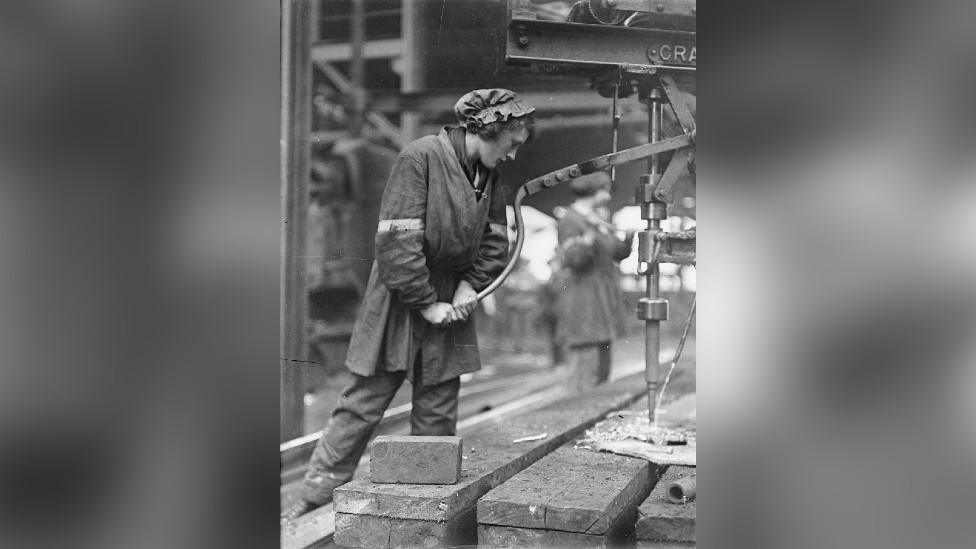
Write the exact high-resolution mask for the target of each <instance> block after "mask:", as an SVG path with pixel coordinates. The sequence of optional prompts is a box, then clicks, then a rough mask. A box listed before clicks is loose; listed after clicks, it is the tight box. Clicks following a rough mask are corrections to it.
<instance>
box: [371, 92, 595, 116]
mask: <svg viewBox="0 0 976 549" xmlns="http://www.w3.org/2000/svg"><path fill="white" fill-rule="evenodd" d="M468 91H470V90H468V89H460V88H458V89H451V90H444V89H439V90H433V91H422V92H407V93H396V92H393V91H390V90H370V100H369V107H370V109H372V110H376V111H381V112H387V113H396V112H401V111H420V112H428V113H437V112H446V111H450V110H451V109H452V108H453V106H454V103H455V102H456V101H457V100H458V98H459V97H461V96H462V95H464V94H465V93H466V92H468ZM519 96H521V97H522V98H523V99H524V100H525V101H526V102H528V103H529V104H530V105H532V106H533V107H535V108H536V110H537V111H540V112H587V111H589V112H592V111H600V110H606V111H607V112H610V106H611V100H610V99H607V98H604V97H600V96H599V95H598V94H597V93H596V92H594V91H593V90H588V89H572V90H552V89H550V90H535V91H533V90H519Z"/></svg>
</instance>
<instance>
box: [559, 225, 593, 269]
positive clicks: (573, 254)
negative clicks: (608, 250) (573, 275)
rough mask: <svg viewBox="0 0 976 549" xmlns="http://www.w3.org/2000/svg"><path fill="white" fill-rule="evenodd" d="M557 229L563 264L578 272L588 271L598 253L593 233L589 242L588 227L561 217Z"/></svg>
mask: <svg viewBox="0 0 976 549" xmlns="http://www.w3.org/2000/svg"><path fill="white" fill-rule="evenodd" d="M556 230H557V234H558V238H559V251H560V253H561V254H562V263H563V266H565V267H566V268H568V269H569V270H571V271H573V272H577V273H579V272H583V271H586V270H587V269H588V268H589V267H590V266H591V265H592V264H593V258H594V257H595V255H596V250H595V249H594V243H593V240H592V235H591V240H590V241H589V242H587V240H586V239H585V235H586V232H587V227H585V226H583V225H580V224H578V223H573V222H572V221H570V220H567V219H560V220H559V224H558V225H557V226H556Z"/></svg>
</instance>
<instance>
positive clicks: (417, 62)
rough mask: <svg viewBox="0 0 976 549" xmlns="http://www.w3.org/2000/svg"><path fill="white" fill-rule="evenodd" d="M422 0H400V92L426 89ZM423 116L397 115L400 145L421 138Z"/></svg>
mask: <svg viewBox="0 0 976 549" xmlns="http://www.w3.org/2000/svg"><path fill="white" fill-rule="evenodd" d="M427 4H428V2H426V1H425V0H403V11H402V12H401V13H402V15H401V16H400V18H401V19H400V21H401V25H400V29H401V31H400V36H402V40H403V54H402V55H401V56H400V59H399V60H398V62H397V66H398V68H399V70H398V72H399V73H400V91H401V92H417V91H423V90H424V89H426V87H427V82H426V74H425V70H424V67H425V65H424V59H425V57H426V55H427V52H426V48H427V45H426V44H427V42H426V41H427V28H426V27H427V15H426V11H425V9H426V5H427ZM423 122H424V115H423V113H421V112H418V111H403V112H401V113H400V135H402V136H403V141H404V143H409V142H411V141H413V140H414V139H417V138H418V137H420V136H421V133H422V131H423Z"/></svg>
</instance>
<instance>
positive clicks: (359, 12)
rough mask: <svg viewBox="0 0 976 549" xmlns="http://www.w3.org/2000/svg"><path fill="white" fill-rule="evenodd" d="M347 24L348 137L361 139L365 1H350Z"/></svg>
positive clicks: (364, 71)
mask: <svg viewBox="0 0 976 549" xmlns="http://www.w3.org/2000/svg"><path fill="white" fill-rule="evenodd" d="M351 8H352V12H351V14H350V18H349V23H350V29H349V46H350V59H349V80H350V81H351V82H352V95H351V96H350V99H351V103H352V104H351V105H350V107H351V108H350V109H349V110H350V113H351V116H350V117H349V135H350V136H352V137H361V136H362V135H363V125H364V123H365V121H366V90H365V87H366V55H365V51H364V50H365V47H366V6H365V0H352V6H351Z"/></svg>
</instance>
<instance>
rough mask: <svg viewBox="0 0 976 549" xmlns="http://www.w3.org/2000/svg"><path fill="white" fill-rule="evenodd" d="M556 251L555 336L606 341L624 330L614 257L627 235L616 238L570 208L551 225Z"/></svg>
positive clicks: (569, 341)
mask: <svg viewBox="0 0 976 549" xmlns="http://www.w3.org/2000/svg"><path fill="white" fill-rule="evenodd" d="M556 230H557V232H558V235H559V247H560V252H561V256H562V266H563V268H562V270H561V272H560V273H558V275H557V277H558V279H557V281H556V284H555V285H556V290H557V293H558V296H559V298H558V300H557V304H556V312H557V318H558V324H557V329H556V339H557V341H558V342H559V343H560V344H563V345H570V346H573V345H587V344H593V343H601V342H606V341H610V340H612V339H613V338H615V337H616V336H618V335H621V334H622V333H623V332H624V328H625V324H624V315H625V314H626V312H625V311H624V303H623V293H622V292H621V290H620V272H619V270H618V268H617V265H616V262H618V261H620V260H622V259H624V258H626V257H627V256H629V255H630V250H631V244H632V242H633V238H632V237H631V238H627V239H624V240H620V239H618V238H617V237H616V236H614V235H613V234H612V233H611V232H610V231H608V230H606V228H605V227H604V228H601V226H600V225H599V224H596V223H593V222H591V221H590V220H588V219H587V218H586V217H585V216H583V214H581V213H579V212H577V211H576V210H574V209H572V208H567V209H566V214H565V215H563V216H562V218H560V219H559V222H558V224H557V225H556Z"/></svg>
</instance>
